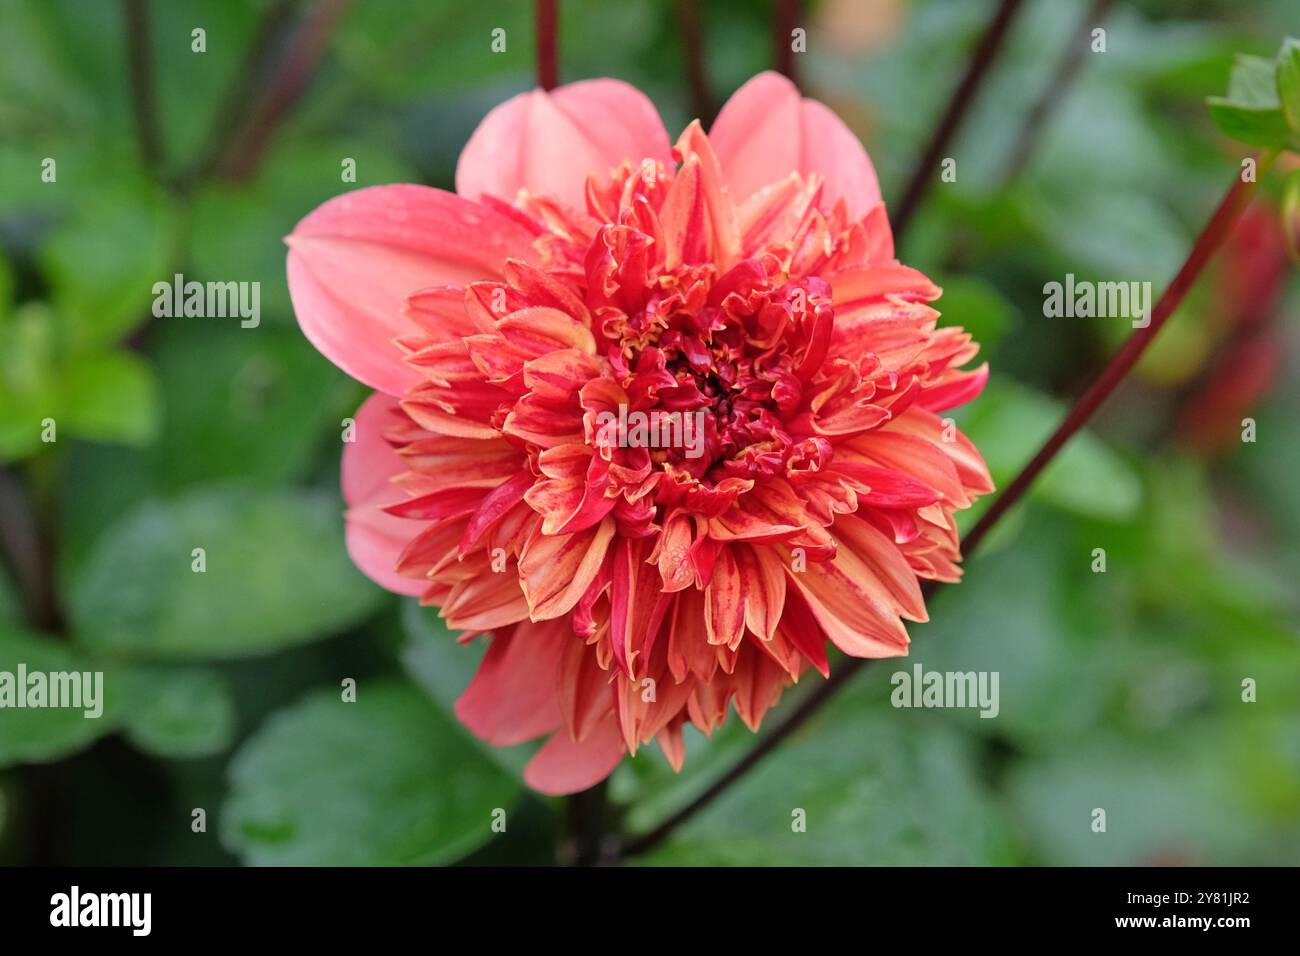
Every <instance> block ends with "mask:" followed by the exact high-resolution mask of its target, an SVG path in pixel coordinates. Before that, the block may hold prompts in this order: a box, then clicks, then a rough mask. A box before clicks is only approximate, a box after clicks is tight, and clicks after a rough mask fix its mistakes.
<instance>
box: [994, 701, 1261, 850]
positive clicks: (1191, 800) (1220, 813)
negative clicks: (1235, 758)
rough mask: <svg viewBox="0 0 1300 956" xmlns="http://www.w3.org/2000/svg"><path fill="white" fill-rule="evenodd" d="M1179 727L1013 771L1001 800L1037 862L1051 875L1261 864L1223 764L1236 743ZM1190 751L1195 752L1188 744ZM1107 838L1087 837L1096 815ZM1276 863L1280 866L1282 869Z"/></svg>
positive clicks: (1208, 729)
mask: <svg viewBox="0 0 1300 956" xmlns="http://www.w3.org/2000/svg"><path fill="white" fill-rule="evenodd" d="M1198 731H1199V732H1194V731H1193V730H1192V728H1191V727H1188V726H1186V725H1185V724H1184V725H1183V726H1180V727H1179V728H1178V730H1177V732H1176V736H1169V737H1161V738H1158V739H1155V740H1150V741H1146V742H1143V741H1141V740H1134V739H1133V738H1132V736H1131V735H1130V736H1129V737H1126V738H1124V739H1114V738H1106V737H1097V736H1094V737H1093V738H1092V740H1091V741H1090V742H1089V743H1087V744H1086V745H1085V746H1083V747H1078V748H1073V749H1071V751H1070V752H1068V753H1064V754H1058V755H1054V756H1052V757H1049V758H1046V759H1031V760H1027V761H1025V762H1023V763H1021V764H1020V765H1019V766H1017V767H1015V768H1014V769H1013V771H1012V773H1011V776H1010V780H1009V781H1008V791H1009V795H1010V798H1011V801H1012V803H1013V805H1014V807H1015V808H1016V816H1017V818H1018V819H1019V820H1020V821H1021V826H1022V827H1023V829H1024V831H1025V833H1026V835H1027V836H1028V838H1029V840H1030V841H1031V845H1032V847H1033V849H1034V852H1035V854H1036V856H1037V858H1038V860H1039V861H1041V862H1042V863H1044V864H1047V865H1050V866H1060V865H1068V866H1149V865H1155V864H1159V863H1165V864H1166V865H1186V864H1200V865H1206V864H1214V865H1223V864H1230V863H1243V862H1247V861H1252V862H1259V861H1260V860H1261V859H1267V858H1268V854H1269V847H1268V842H1269V841H1268V840H1267V838H1265V837H1264V834H1263V833H1262V832H1261V827H1260V826H1259V823H1258V822H1257V821H1256V820H1254V819H1251V817H1249V816H1248V815H1247V814H1245V813H1243V812H1242V788H1241V786H1240V780H1239V779H1238V777H1237V776H1236V775H1235V774H1233V773H1230V772H1228V771H1229V770H1230V769H1232V770H1236V769H1238V768H1235V767H1231V763H1232V761H1231V760H1230V759H1225V756H1226V755H1227V754H1231V753H1232V751H1234V750H1235V749H1236V748H1237V747H1238V746H1239V742H1237V741H1233V740H1228V739H1225V738H1224V735H1223V734H1222V733H1216V732H1215V727H1214V725H1210V726H1205V725H1202V726H1200V727H1199V728H1198ZM1193 741H1195V744H1192V742H1193ZM1098 809H1101V810H1104V811H1105V814H1106V817H1105V822H1106V831H1105V832H1104V833H1098V832H1094V831H1093V829H1092V827H1093V820H1094V814H1095V811H1096V810H1098ZM1277 862H1279V863H1280V862H1282V861H1281V860H1280V859H1279V860H1277Z"/></svg>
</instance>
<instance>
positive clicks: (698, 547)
mask: <svg viewBox="0 0 1300 956" xmlns="http://www.w3.org/2000/svg"><path fill="white" fill-rule="evenodd" d="M287 241H288V244H289V256H288V280H289V289H290V292H291V293H292V297H293V303H294V308H295V311H296V312H297V315H298V320H299V322H300V324H301V326H302V329H303V332H304V333H305V334H306V336H307V337H308V338H309V339H310V340H311V341H312V343H313V344H314V345H315V346H316V347H317V348H318V349H319V350H320V351H321V352H322V353H323V354H324V355H325V356H326V357H327V358H329V359H330V360H331V361H333V362H334V363H335V364H336V365H338V366H339V367H340V368H341V369H343V370H344V371H345V372H347V373H348V374H349V375H351V376H353V377H354V378H356V379H358V380H360V381H361V382H363V383H365V384H366V385H367V386H369V387H371V388H373V389H375V394H374V395H372V396H371V397H370V398H369V399H367V400H366V402H365V403H364V404H363V405H362V406H361V408H360V409H359V410H358V412H357V413H356V440H355V441H354V442H352V443H350V444H347V445H345V449H344V453H343V464H342V484H343V495H344V499H345V501H346V504H347V506H348V511H347V544H348V550H349V553H350V554H351V555H352V558H353V560H354V561H355V562H356V564H357V565H358V567H360V568H361V570H362V571H364V572H365V573H366V574H367V575H369V576H370V577H371V578H372V579H374V580H375V581H376V582H378V583H379V584H381V585H383V586H384V587H386V588H388V589H390V590H392V591H395V592H397V593H399V594H406V595H417V596H419V598H420V600H421V602H422V603H424V604H426V605H433V606H436V607H438V608H439V609H440V614H441V616H442V617H443V618H444V619H445V620H446V622H447V625H448V626H449V627H451V628H453V629H455V630H459V631H462V632H463V635H462V637H461V640H462V641H470V640H472V639H475V638H476V637H480V636H482V637H485V638H486V639H487V640H489V641H490V644H489V646H488V648H487V652H486V654H485V656H484V658H483V660H482V663H481V665H480V667H479V669H478V672H477V674H476V676H475V677H474V679H473V681H472V682H471V683H470V685H469V687H468V688H467V689H466V690H465V692H464V694H463V696H461V697H460V699H459V701H458V702H457V707H456V710H457V714H458V715H459V717H460V719H461V720H462V721H463V722H464V723H465V724H466V725H467V726H468V727H469V728H470V730H472V731H473V732H474V733H475V734H477V735H478V736H480V737H482V738H483V739H485V740H487V741H490V742H491V743H493V744H498V745H509V744H518V743H522V742H524V741H528V740H532V739H534V738H538V737H543V736H547V737H548V738H549V739H547V740H546V742H545V743H544V744H543V745H542V746H541V747H540V749H539V750H538V751H537V753H536V755H535V756H534V757H533V758H532V760H531V762H530V763H529V765H528V767H527V769H526V771H525V779H526V781H527V782H528V783H529V784H530V785H531V786H532V787H534V788H536V789H538V790H540V791H543V792H546V793H567V792H573V791H577V790H581V789H584V788H586V787H589V786H591V785H592V784H594V783H596V782H598V781H600V780H601V779H603V778H604V777H605V776H607V775H608V774H609V773H610V772H611V771H612V770H613V769H614V767H615V766H616V765H617V764H618V762H619V760H620V759H621V758H622V757H623V756H624V755H625V754H635V753H636V752H637V749H638V748H639V747H641V746H643V745H646V744H648V743H649V742H650V741H652V740H653V741H656V742H657V743H658V746H659V749H660V750H661V752H662V753H663V755H664V756H665V757H666V758H667V760H668V762H669V763H670V764H671V765H672V766H673V767H674V768H680V767H681V764H682V760H683V756H684V750H683V742H682V732H683V728H684V726H685V725H686V724H687V723H688V722H689V723H692V724H694V725H695V726H696V727H697V728H699V730H701V731H703V732H704V733H705V734H708V733H710V732H711V731H712V730H713V729H714V728H716V727H718V726H719V725H721V724H722V723H723V721H724V720H725V719H726V717H727V712H728V709H729V708H730V707H734V708H735V711H736V713H737V714H738V715H739V717H740V719H741V720H742V721H744V722H745V724H746V725H747V726H749V727H750V728H751V729H756V728H757V727H758V726H759V723H760V721H761V720H762V718H763V715H764V714H765V713H766V712H767V710H768V709H769V708H770V707H772V705H773V704H775V703H776V702H777V699H778V698H779V697H780V695H781V693H782V691H783V690H784V689H785V688H786V687H787V686H788V685H789V684H791V683H793V682H794V681H797V680H798V679H799V677H800V676H801V675H802V674H803V673H804V672H805V671H806V670H807V669H808V668H812V669H814V670H816V671H818V672H820V673H821V674H822V675H826V674H827V673H828V672H829V662H828V655H827V641H829V642H830V643H831V644H833V645H834V646H835V647H837V648H839V649H840V650H841V651H842V652H844V653H845V654H849V655H853V656H857V657H890V656H895V655H902V654H906V653H907V646H908V634H907V630H906V627H905V625H904V623H903V622H904V620H907V621H924V620H925V619H926V610H925V604H924V601H923V599H922V595H921V589H920V586H919V581H920V580H921V579H926V580H939V581H954V580H956V579H957V577H958V575H959V568H958V561H959V560H960V554H959V547H958V537H957V530H956V525H955V523H954V520H953V513H954V512H955V511H957V510H958V509H961V508H965V507H967V506H969V505H970V504H971V502H972V501H973V500H974V499H975V497H976V496H977V495H980V494H983V493H986V492H988V491H990V490H992V485H991V482H990V480H989V476H988V472H987V470H986V469H985V466H984V463H983V461H982V459H981V458H980V455H979V453H978V451H977V450H976V449H975V448H974V446H973V445H972V444H971V443H970V442H969V441H968V440H967V439H966V438H965V437H964V436H962V435H961V434H960V433H959V432H957V431H956V429H955V428H954V427H953V426H952V424H951V422H945V420H943V419H942V418H941V417H940V415H939V413H940V412H942V411H944V410H945V409H948V408H951V407H953V406H955V405H959V404H961V403H963V402H966V401H968V400H970V399H971V398H973V397H974V396H975V395H977V394H978V393H979V391H980V390H981V388H982V387H983V384H984V381H985V379H986V377H987V370H986V368H985V367H983V366H981V367H979V368H976V369H974V370H962V369H961V366H962V365H964V364H966V363H967V362H969V361H970V360H971V359H972V358H973V357H974V355H975V353H976V351H977V346H976V345H975V344H974V343H972V341H971V337H970V336H969V335H968V334H966V333H964V332H963V331H962V330H961V329H959V328H953V327H946V328H937V327H936V320H937V318H938V313H937V312H936V311H935V310H934V309H933V308H931V307H930V306H929V305H928V304H927V303H929V302H931V301H933V300H934V299H936V298H937V297H938V295H939V289H938V288H937V287H936V286H935V285H934V284H933V283H932V282H931V281H930V280H929V279H927V278H926V277H925V276H924V275H922V274H921V273H919V272H917V271H916V270H914V269H910V268H908V267H907V266H904V265H901V264H899V262H898V261H897V260H896V259H895V258H894V250H893V238H892V235H891V232H890V228H889V222H888V220H887V218H886V215H885V207H884V205H883V204H882V203H881V200H880V190H879V187H878V185H877V182H876V175H875V172H874V170H873V168H872V165H871V162H870V160H869V159H868V158H867V154H866V152H865V151H864V150H863V148H862V146H861V144H860V143H859V142H858V141H857V139H856V138H855V137H854V136H853V135H852V133H850V132H849V130H848V129H847V128H846V127H845V126H844V124H843V123H841V122H840V121H839V120H838V119H837V118H836V117H835V116H834V114H832V113H831V112H830V111H829V110H828V109H827V108H826V107H825V106H823V105H822V104H820V103H817V102H815V101H812V100H807V99H803V98H801V97H800V95H799V93H798V91H797V90H796V89H795V88H794V87H793V86H792V85H791V84H790V83H789V82H788V81H786V80H785V79H783V78H782V77H780V76H777V75H775V74H763V75H760V76H757V77H755V78H754V79H752V80H751V81H749V82H748V83H747V84H746V85H745V86H744V87H743V88H742V89H740V90H739V91H738V92H737V93H736V94H735V95H734V96H733V97H732V98H731V100H730V101H729V102H728V103H727V104H726V106H725V108H724V109H723V110H722V113H721V114H720V115H719V117H718V119H717V122H716V123H714V124H713V127H712V129H711V131H710V132H709V133H708V134H707V135H706V134H705V132H704V130H703V129H702V128H701V126H700V124H699V123H698V122H694V123H691V124H690V125H689V126H688V127H687V128H686V130H685V132H683V133H682V135H681V137H680V138H679V139H678V140H677V142H676V145H672V144H670V142H669V139H668V136H667V134H666V133H665V131H664V127H663V124H662V123H661V121H660V119H659V116H658V114H657V113H656V111H655V109H654V107H653V106H652V105H651V104H650V102H649V101H648V100H647V99H646V98H645V97H644V96H643V95H642V94H641V93H639V92H638V91H637V90H635V89H633V88H632V87H630V86H628V85H626V84H624V83H621V82H618V81H615V80H609V79H600V80H590V81H586V82H580V83H574V84H572V85H569V86H565V87H561V88H559V89H556V90H554V91H552V92H550V93H546V92H542V91H540V90H534V91H533V92H530V93H524V94H521V95H519V96H517V97H515V98H513V99H511V100H509V101H507V102H505V103H503V104H502V105H500V106H498V107H497V108H495V109H494V110H492V111H491V112H490V113H489V114H488V115H487V117H486V118H485V119H484V120H483V122H482V124H481V125H480V126H479V127H478V129H477V130H476V131H475V133H474V135H473V136H472V137H471V138H470V140H469V143H468V144H467V145H466V147H465V150H464V152H463V153H462V155H461V157H460V162H459V164H458V166H457V169H456V194H454V195H453V194H452V193H449V192H444V191H442V190H438V189H431V188H426V187H422V186H412V185H394V186H380V187H373V188H368V189H360V190H357V191H354V192H350V193H347V194H345V195H342V196H339V197H338V198H335V199H332V200H330V201H329V202H326V203H325V204H324V205H322V206H321V207H320V208H318V209H316V210H315V211H314V212H312V213H311V214H310V215H308V216H307V217H306V218H305V219H303V220H302V221H301V222H300V223H299V224H298V226H297V228H295V230H294V231H293V233H292V235H290V236H289V238H288V240H287ZM629 411H630V412H656V413H663V414H667V415H670V416H671V415H673V414H694V413H702V415H700V417H699V419H698V420H699V421H701V422H702V424H703V435H702V437H699V442H700V443H701V444H702V448H701V447H698V446H697V447H696V448H695V449H694V450H695V452H696V453H695V454H688V453H687V452H688V450H687V449H684V448H681V447H673V446H672V445H671V443H669V444H668V445H667V446H665V444H664V443H658V444H656V443H652V442H646V441H641V442H632V441H620V440H616V439H617V436H616V434H615V431H614V430H611V429H608V428H601V427H598V422H600V421H609V420H610V418H609V416H611V415H616V414H620V413H621V414H623V415H624V417H625V418H626V415H627V413H629ZM697 437H698V436H697Z"/></svg>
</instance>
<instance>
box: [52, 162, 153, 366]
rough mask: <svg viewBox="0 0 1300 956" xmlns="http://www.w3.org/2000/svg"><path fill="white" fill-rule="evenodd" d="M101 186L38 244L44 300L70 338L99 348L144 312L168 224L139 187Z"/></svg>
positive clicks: (114, 339) (146, 312) (83, 345)
mask: <svg viewBox="0 0 1300 956" xmlns="http://www.w3.org/2000/svg"><path fill="white" fill-rule="evenodd" d="M112 185H113V188H109V186H108V185H106V186H105V187H104V188H103V189H101V190H98V191H97V192H95V193H94V194H93V195H92V196H91V197H88V198H87V199H85V200H84V201H83V202H82V203H79V204H78V205H77V207H76V209H75V210H74V211H73V218H71V219H70V220H68V221H67V222H66V223H63V224H62V225H61V226H60V227H59V229H58V230H57V231H56V232H55V233H54V234H53V235H52V236H50V238H49V239H47V240H46V242H45V243H44V245H43V247H42V250H41V262H42V265H43V266H44V268H45V272H46V274H47V276H48V279H49V282H50V285H51V286H52V289H51V302H52V303H53V305H54V308H55V311H56V312H57V313H58V314H59V316H60V317H61V318H62V319H64V320H65V321H66V323H67V326H68V329H69V331H70V333H71V335H70V338H71V342H72V344H74V345H76V346H78V347H81V348H89V347H103V346H107V345H112V344H115V343H116V342H117V341H118V340H119V339H121V338H122V336H124V335H126V334H127V333H128V332H130V331H131V329H133V328H135V327H136V326H137V325H139V324H140V323H141V322H143V321H144V320H145V319H146V318H148V316H149V311H150V305H151V303H152V301H153V285H154V283H155V282H157V281H159V280H161V279H162V278H163V275H162V273H163V270H164V268H165V259H166V257H167V253H166V250H167V246H168V227H167V225H166V224H165V220H164V216H163V213H162V212H161V211H160V210H159V208H158V207H157V205H156V203H155V202H154V201H153V199H152V193H151V192H150V190H149V188H148V187H147V186H145V185H140V184H136V183H133V182H127V183H124V184H121V185H118V184H112Z"/></svg>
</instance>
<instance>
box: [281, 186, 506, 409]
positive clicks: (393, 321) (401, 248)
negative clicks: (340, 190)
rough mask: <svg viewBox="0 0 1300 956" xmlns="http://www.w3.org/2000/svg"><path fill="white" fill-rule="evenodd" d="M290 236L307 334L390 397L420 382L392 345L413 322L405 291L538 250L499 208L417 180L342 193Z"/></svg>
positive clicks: (470, 276)
mask: <svg viewBox="0 0 1300 956" xmlns="http://www.w3.org/2000/svg"><path fill="white" fill-rule="evenodd" d="M285 241H286V242H287V243H288V245H289V262H288V274H289V294H290V296H291V297H292V298H293V307H294V311H295V312H296V313H297V314H298V324H299V325H301V326H302V331H303V334H305V335H306V336H307V338H308V339H310V340H311V343H312V344H313V345H315V346H316V348H318V349H319V350H320V351H321V353H322V354H323V355H324V356H325V357H326V358H328V359H329V360H330V361H331V362H333V363H334V364H335V365H337V366H338V367H339V368H341V369H343V371H345V372H347V373H348V374H349V375H351V376H352V377H353V378H355V379H358V380H360V381H362V382H364V383H365V384H367V385H369V386H370V387H371V388H374V389H377V390H379V391H381V392H388V393H389V394H390V395H400V394H401V393H402V392H403V391H404V390H405V389H406V388H407V387H408V386H410V385H414V384H415V383H417V382H418V381H420V378H419V376H418V375H417V374H416V373H415V372H414V371H412V370H411V369H409V368H407V367H406V365H405V364H404V363H403V361H402V352H401V350H400V349H398V348H397V347H396V346H395V345H393V344H392V340H393V339H394V338H395V337H397V336H398V335H401V334H404V333H406V332H410V331H412V330H413V329H414V328H415V326H414V325H413V324H412V323H411V321H410V320H409V319H408V318H406V317H405V315H404V314H403V310H404V308H405V306H406V300H407V297H408V296H409V295H411V294H412V293H413V292H416V291H419V290H422V289H427V288H428V287H430V286H439V285H450V284H453V283H460V284H463V283H466V282H472V281H474V280H476V279H484V278H491V277H494V276H497V275H499V274H500V270H501V267H502V266H503V265H504V264H505V261H506V259H507V258H508V257H512V256H513V257H515V258H526V257H527V256H528V254H529V252H530V250H531V236H530V235H529V234H528V232H527V231H526V230H525V229H524V228H523V227H522V226H520V225H519V224H518V223H516V222H514V221H513V220H511V219H509V218H507V217H506V216H504V215H502V214H501V213H498V212H495V211H493V210H491V209H488V208H485V207H482V206H479V205H477V204H475V203H471V202H467V201H465V200H464V199H461V198H460V197H459V196H455V195H453V194H452V193H448V192H444V191H442V190H441V189H430V188H429V187H427V186H409V185H398V186H373V187H371V188H368V189H358V190H356V191H355V192H350V193H344V194H343V195H342V196H337V197H335V198H334V199H331V200H330V201H329V202H326V203H324V204H323V205H321V206H319V207H318V208H317V209H316V210H315V211H313V212H312V213H310V214H309V215H308V216H307V217H306V218H305V219H303V220H302V221H301V222H299V223H298V225H297V226H296V227H295V228H294V230H293V232H292V233H291V234H290V235H289V237H288V238H287V239H286V240H285Z"/></svg>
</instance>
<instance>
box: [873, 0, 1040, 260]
mask: <svg viewBox="0 0 1300 956" xmlns="http://www.w3.org/2000/svg"><path fill="white" fill-rule="evenodd" d="M1020 7H1021V0H1001V2H1000V3H999V4H998V9H997V12H996V13H995V14H994V15H993V19H992V20H990V21H989V24H988V26H987V27H985V29H984V33H983V35H982V36H981V37H980V39H979V43H977V44H976V46H975V52H974V53H973V54H972V56H971V59H970V63H969V64H968V65H967V67H966V72H965V74H963V76H962V78H961V82H960V83H958V84H957V88H956V89H955V90H953V94H952V99H950V100H949V101H948V106H947V108H946V109H945V110H944V112H943V117H942V118H941V119H940V120H939V125H938V126H936V127H935V129H934V134H933V135H932V136H931V137H930V142H929V143H928V144H927V145H926V147H925V150H924V151H923V152H922V153H921V158H920V159H918V160H917V162H916V166H915V167H914V168H913V170H912V176H911V179H909V180H908V183H907V188H906V189H904V190H903V198H902V199H901V200H900V201H899V203H898V207H897V208H896V209H893V210H891V213H892V214H891V216H890V221H891V222H892V223H893V226H894V236H895V241H897V239H898V236H899V235H900V234H901V233H903V232H905V231H906V230H907V226H908V224H909V223H910V222H911V221H912V216H913V215H914V214H915V213H916V210H917V208H918V207H919V206H920V205H921V200H922V199H924V198H925V194H926V192H927V191H928V190H929V188H930V184H931V183H932V182H934V173H935V169H936V167H937V166H938V165H939V163H940V161H941V160H942V159H943V158H944V154H945V153H946V152H947V150H948V146H949V144H950V143H951V142H952V139H953V137H954V136H955V135H956V134H957V130H958V129H959V128H960V126H961V123H962V120H964V119H965V118H966V114H967V113H968V112H969V110H970V105H971V103H972V102H973V101H974V99H975V94H976V93H978V92H979V89H980V87H981V86H982V85H983V83H984V79H985V77H986V76H987V75H988V73H989V67H991V66H992V65H993V62H994V60H996V59H997V55H998V52H999V51H1000V50H1001V49H1002V42H1003V40H1005V39H1006V36H1007V33H1008V32H1009V31H1010V29H1011V24H1012V22H1013V21H1014V20H1015V18H1016V14H1017V13H1019V12H1020Z"/></svg>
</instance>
